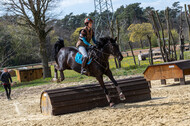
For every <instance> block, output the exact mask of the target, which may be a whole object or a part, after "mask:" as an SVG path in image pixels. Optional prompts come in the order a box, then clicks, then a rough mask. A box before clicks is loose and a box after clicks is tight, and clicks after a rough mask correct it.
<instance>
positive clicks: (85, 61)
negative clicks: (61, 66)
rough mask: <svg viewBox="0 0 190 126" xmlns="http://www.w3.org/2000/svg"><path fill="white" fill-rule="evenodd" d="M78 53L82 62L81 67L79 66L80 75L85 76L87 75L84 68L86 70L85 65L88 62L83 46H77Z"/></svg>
mask: <svg viewBox="0 0 190 126" xmlns="http://www.w3.org/2000/svg"><path fill="white" fill-rule="evenodd" d="M79 52H80V53H81V54H82V56H83V61H82V65H81V74H85V73H87V70H86V69H85V68H86V63H87V60H88V53H87V51H86V48H85V47H84V46H79Z"/></svg>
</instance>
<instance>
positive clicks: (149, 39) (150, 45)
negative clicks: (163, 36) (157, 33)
mask: <svg viewBox="0 0 190 126" xmlns="http://www.w3.org/2000/svg"><path fill="white" fill-rule="evenodd" d="M147 38H148V42H149V48H150V52H149V57H150V65H153V64H154V63H153V58H152V43H151V37H150V36H149V35H147Z"/></svg>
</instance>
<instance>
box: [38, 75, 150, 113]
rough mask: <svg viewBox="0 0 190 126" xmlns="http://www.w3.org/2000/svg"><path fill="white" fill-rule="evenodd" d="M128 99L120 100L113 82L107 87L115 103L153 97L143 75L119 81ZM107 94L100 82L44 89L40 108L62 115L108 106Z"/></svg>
mask: <svg viewBox="0 0 190 126" xmlns="http://www.w3.org/2000/svg"><path fill="white" fill-rule="evenodd" d="M117 82H118V84H119V86H120V87H121V89H122V91H123V93H124V95H125V97H126V100H125V101H120V100H119V96H118V93H117V91H116V89H115V87H114V86H113V84H112V83H111V82H106V87H107V89H108V91H109V92H110V96H111V98H112V99H113V101H114V102H115V103H121V102H123V103H127V102H139V101H144V100H149V99H151V94H150V88H149V86H148V82H147V81H146V80H145V79H144V78H143V77H135V78H130V79H122V80H118V81H117ZM108 105H109V104H108V102H107V100H106V96H105V94H104V92H103V90H102V88H101V87H100V86H99V84H88V85H82V86H73V87H66V88H59V89H53V90H46V91H43V92H42V94H41V102H40V108H41V112H42V113H43V114H44V115H61V114H67V113H73V112H80V111H85V110H90V109H93V108H96V107H105V106H108Z"/></svg>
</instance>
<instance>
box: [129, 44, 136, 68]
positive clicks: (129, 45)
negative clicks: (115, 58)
mask: <svg viewBox="0 0 190 126" xmlns="http://www.w3.org/2000/svg"><path fill="white" fill-rule="evenodd" d="M129 47H130V49H131V53H132V56H133V60H134V63H135V65H137V64H136V60H135V55H134V53H133V47H132V45H131V42H129Z"/></svg>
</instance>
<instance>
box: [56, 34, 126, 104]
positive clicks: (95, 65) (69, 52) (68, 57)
mask: <svg viewBox="0 0 190 126" xmlns="http://www.w3.org/2000/svg"><path fill="white" fill-rule="evenodd" d="M116 40H117V38H115V39H113V38H111V37H102V38H100V39H99V41H97V43H98V44H97V45H98V46H96V47H95V48H93V49H91V50H90V51H88V52H90V54H89V55H91V59H92V62H91V63H90V64H89V65H88V74H86V75H88V76H93V77H95V78H96V79H97V80H98V82H99V84H100V86H101V87H102V88H103V90H104V93H105V95H106V98H107V101H108V103H109V105H110V107H114V106H115V104H114V102H113V101H112V100H111V97H110V96H109V92H108V90H107V88H106V86H105V83H104V81H103V75H106V76H108V77H109V79H110V80H111V81H112V82H113V84H114V86H115V88H116V89H117V92H118V95H119V98H120V100H125V96H124V94H123V93H122V91H121V88H120V87H119V85H118V83H117V82H116V80H115V79H114V78H113V75H112V72H111V70H110V68H109V62H108V60H109V56H110V55H113V56H114V57H116V58H117V59H118V60H119V61H121V60H122V59H123V56H122V54H121V52H120V50H119V46H118V45H117V43H116ZM54 48H55V61H56V63H57V65H56V66H55V74H54V76H55V78H56V79H58V74H57V71H58V70H59V71H60V77H61V81H63V80H64V79H65V77H64V73H63V71H64V70H66V69H70V70H74V71H76V72H78V73H80V71H81V65H80V64H78V63H76V61H75V56H76V54H77V52H78V49H77V48H76V47H65V46H64V42H63V40H58V41H57V42H56V44H55V45H54Z"/></svg>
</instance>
